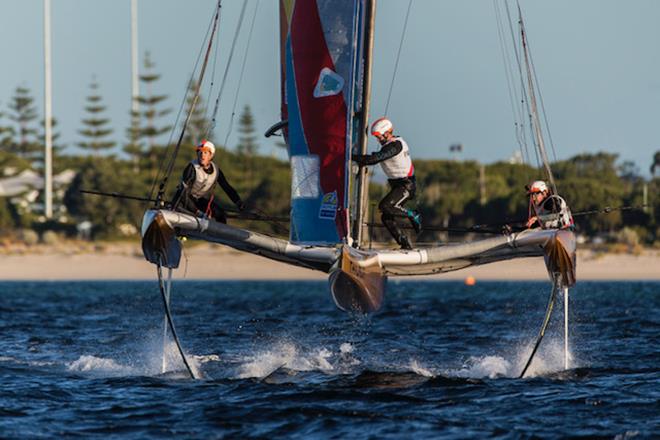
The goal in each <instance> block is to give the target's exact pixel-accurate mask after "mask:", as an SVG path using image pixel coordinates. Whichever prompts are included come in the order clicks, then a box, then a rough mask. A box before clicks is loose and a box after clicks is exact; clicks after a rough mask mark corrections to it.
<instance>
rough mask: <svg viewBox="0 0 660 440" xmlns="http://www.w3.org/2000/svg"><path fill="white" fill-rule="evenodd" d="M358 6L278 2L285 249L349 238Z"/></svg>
mask: <svg viewBox="0 0 660 440" xmlns="http://www.w3.org/2000/svg"><path fill="white" fill-rule="evenodd" d="M362 10H363V8H362V1H361V0H353V1H343V2H330V1H327V0H297V1H295V0H281V1H280V14H281V15H280V33H281V38H282V40H281V50H280V54H281V57H282V58H281V62H282V66H281V74H282V89H281V91H282V120H287V121H288V126H287V127H286V128H285V129H284V136H285V139H286V142H287V145H288V150H289V156H290V162H291V172H292V179H291V236H290V239H291V242H293V243H299V244H334V243H340V242H342V241H343V240H344V239H345V238H346V237H347V235H348V231H349V228H348V218H349V217H348V193H349V191H348V178H349V175H350V173H349V171H350V169H349V166H350V151H351V146H352V143H353V127H354V126H355V125H356V124H355V122H354V119H355V118H354V116H353V115H354V114H355V111H354V109H355V105H356V104H357V100H356V97H359V96H360V87H361V80H360V68H361V64H360V63H359V62H358V60H359V57H360V53H361V50H362V46H363V44H362V43H361V42H360V39H359V38H358V37H359V33H360V27H361V25H362V12H361V11H362Z"/></svg>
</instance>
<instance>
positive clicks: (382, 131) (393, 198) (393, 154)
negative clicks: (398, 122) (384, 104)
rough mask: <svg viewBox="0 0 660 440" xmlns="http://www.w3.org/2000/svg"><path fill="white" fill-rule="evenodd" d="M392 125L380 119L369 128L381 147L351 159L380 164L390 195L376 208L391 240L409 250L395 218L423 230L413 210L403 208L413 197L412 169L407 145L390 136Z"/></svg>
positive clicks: (391, 134) (413, 171) (414, 185)
mask: <svg viewBox="0 0 660 440" xmlns="http://www.w3.org/2000/svg"><path fill="white" fill-rule="evenodd" d="M393 131H394V126H393V125H392V122H391V121H390V120H389V119H387V118H380V119H377V120H376V121H374V123H373V124H372V125H371V134H372V135H374V136H375V137H376V139H378V142H379V143H380V145H381V146H382V148H381V149H380V150H379V151H377V152H375V153H372V154H365V155H362V154H354V155H353V160H354V161H355V162H357V163H358V164H359V165H360V166H365V165H374V164H377V163H379V164H380V166H381V167H382V169H383V172H384V173H385V175H386V176H387V181H388V183H389V185H390V192H389V193H387V195H386V196H385V197H384V198H383V200H381V201H380V203H379V204H378V208H379V209H380V212H381V219H382V221H383V224H384V225H385V227H386V228H387V230H388V231H389V232H390V234H392V237H394V239H395V240H396V242H397V243H398V244H399V246H401V248H402V249H412V246H411V245H410V240H409V239H408V236H407V235H406V234H404V233H403V232H402V231H401V229H399V226H398V225H397V223H396V218H397V217H399V218H407V219H408V220H409V221H410V223H411V224H412V226H413V228H414V229H415V232H417V233H419V232H420V231H421V230H422V217H421V216H420V214H419V212H417V211H416V210H411V209H406V208H405V207H404V205H405V203H406V202H407V201H408V200H411V199H412V198H414V197H415V191H416V190H417V185H416V183H415V167H414V166H413V163H412V160H411V159H410V150H409V149H408V144H406V141H404V140H403V138H402V137H400V136H394V135H393Z"/></svg>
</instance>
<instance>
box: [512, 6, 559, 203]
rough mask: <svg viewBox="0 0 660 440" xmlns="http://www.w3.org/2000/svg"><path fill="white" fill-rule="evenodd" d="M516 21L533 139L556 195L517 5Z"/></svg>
mask: <svg viewBox="0 0 660 440" xmlns="http://www.w3.org/2000/svg"><path fill="white" fill-rule="evenodd" d="M518 19H519V23H520V37H521V40H522V45H523V54H524V56H525V69H526V72H527V89H528V95H529V104H530V113H531V115H530V116H531V119H532V126H533V128H534V138H535V139H536V146H537V148H538V150H539V153H540V155H541V160H542V161H543V167H544V168H545V172H546V174H547V177H548V180H549V181H550V186H551V187H552V191H553V193H555V194H557V186H556V185H555V178H554V176H553V174H552V169H550V161H549V160H548V154H547V153H546V150H545V143H544V141H543V133H542V131H541V122H540V119H539V113H538V107H537V105H536V93H535V91H534V77H533V75H532V66H531V63H530V57H529V45H528V44H527V35H526V34H525V24H524V22H523V18H522V11H521V10H520V5H518Z"/></svg>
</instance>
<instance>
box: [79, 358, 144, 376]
mask: <svg viewBox="0 0 660 440" xmlns="http://www.w3.org/2000/svg"><path fill="white" fill-rule="evenodd" d="M67 369H68V370H69V371H80V372H94V373H100V374H104V375H112V376H124V375H130V374H134V373H135V370H134V368H133V367H130V366H127V365H121V364H118V363H117V362H115V361H114V360H113V359H107V358H102V357H96V356H90V355H82V356H80V357H79V358H78V359H77V360H75V361H73V362H71V363H69V364H67Z"/></svg>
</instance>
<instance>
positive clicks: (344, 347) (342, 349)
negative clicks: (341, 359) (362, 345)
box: [339, 342, 354, 354]
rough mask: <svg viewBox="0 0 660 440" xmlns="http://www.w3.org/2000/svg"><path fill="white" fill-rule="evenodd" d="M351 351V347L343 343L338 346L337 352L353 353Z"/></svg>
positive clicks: (349, 344) (347, 343)
mask: <svg viewBox="0 0 660 440" xmlns="http://www.w3.org/2000/svg"><path fill="white" fill-rule="evenodd" d="M353 350H354V348H353V345H352V344H351V343H349V342H344V343H343V344H341V345H340V346H339V351H340V352H341V354H349V353H353Z"/></svg>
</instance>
